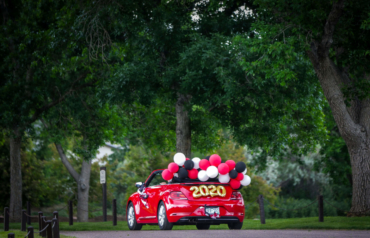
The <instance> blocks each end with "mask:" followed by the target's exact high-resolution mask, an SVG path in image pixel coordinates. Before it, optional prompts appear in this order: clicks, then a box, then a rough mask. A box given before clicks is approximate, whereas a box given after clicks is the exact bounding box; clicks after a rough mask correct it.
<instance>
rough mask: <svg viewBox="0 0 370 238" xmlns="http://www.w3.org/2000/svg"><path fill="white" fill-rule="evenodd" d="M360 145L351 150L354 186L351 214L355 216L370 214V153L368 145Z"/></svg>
mask: <svg viewBox="0 0 370 238" xmlns="http://www.w3.org/2000/svg"><path fill="white" fill-rule="evenodd" d="M359 147H360V148H353V149H352V150H350V156H351V166H352V179H353V186H352V207H351V210H350V212H352V213H351V214H349V215H355V216H358V215H364V214H370V210H369V209H370V154H369V149H368V146H367V148H366V145H360V146H359ZM368 210H369V211H368Z"/></svg>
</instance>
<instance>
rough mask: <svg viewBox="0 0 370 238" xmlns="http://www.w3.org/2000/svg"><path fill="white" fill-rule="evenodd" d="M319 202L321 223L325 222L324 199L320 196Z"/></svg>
mask: <svg viewBox="0 0 370 238" xmlns="http://www.w3.org/2000/svg"><path fill="white" fill-rule="evenodd" d="M318 200H319V222H324V197H323V196H322V195H320V196H319V197H318Z"/></svg>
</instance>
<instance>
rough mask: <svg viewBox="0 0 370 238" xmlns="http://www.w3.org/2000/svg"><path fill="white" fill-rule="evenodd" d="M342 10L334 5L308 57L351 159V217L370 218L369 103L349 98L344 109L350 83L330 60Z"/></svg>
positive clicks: (341, 3) (341, 70)
mask: <svg viewBox="0 0 370 238" xmlns="http://www.w3.org/2000/svg"><path fill="white" fill-rule="evenodd" d="M343 8H344V0H339V1H338V2H333V7H332V9H331V11H330V13H329V15H328V17H327V20H326V23H325V26H324V29H323V35H322V38H321V40H320V41H319V40H317V41H315V40H314V41H312V42H311V49H310V50H309V51H307V54H308V56H309V58H310V60H311V62H312V65H313V67H314V69H315V72H316V74H317V76H318V78H319V81H320V84H321V87H322V89H323V91H324V95H325V97H326V99H327V100H328V103H329V105H330V108H331V110H332V113H333V117H334V120H335V122H336V124H337V126H338V128H339V132H340V134H341V136H342V137H343V139H344V141H345V142H346V145H347V147H348V151H349V154H350V158H351V166H352V182H353V183H352V189H353V190H352V191H353V192H352V207H351V210H350V212H351V214H350V215H362V214H365V213H367V214H370V154H369V151H370V146H369V144H370V141H369V136H370V100H369V99H365V100H363V101H360V100H359V99H358V98H350V99H349V100H351V105H350V106H349V107H347V105H346V103H345V99H346V98H345V97H344V95H343V93H342V90H341V87H342V86H343V85H350V84H351V81H352V79H351V78H350V77H349V73H348V72H347V71H346V69H345V68H341V67H340V66H338V65H335V63H334V62H333V60H332V59H331V58H330V57H329V52H330V50H331V45H332V43H333V34H334V30H335V26H336V24H337V23H338V21H339V19H340V16H341V14H342V11H343Z"/></svg>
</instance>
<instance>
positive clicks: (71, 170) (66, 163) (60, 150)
mask: <svg viewBox="0 0 370 238" xmlns="http://www.w3.org/2000/svg"><path fill="white" fill-rule="evenodd" d="M54 145H55V148H57V151H58V154H59V156H60V159H61V160H62V163H63V164H64V166H65V167H66V168H67V170H68V172H69V173H70V174H71V176H72V177H73V178H74V180H75V181H76V182H77V183H78V180H79V177H80V175H79V174H78V173H77V172H76V170H75V169H74V168H73V166H72V165H71V163H70V162H69V161H68V159H67V156H66V155H65V153H64V150H63V148H62V146H61V145H60V144H57V143H54Z"/></svg>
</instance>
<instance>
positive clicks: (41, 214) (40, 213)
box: [39, 212, 43, 235]
mask: <svg viewBox="0 0 370 238" xmlns="http://www.w3.org/2000/svg"><path fill="white" fill-rule="evenodd" d="M42 216H43V213H42V212H39V231H41V230H42V223H41V218H42ZM40 235H41V234H40Z"/></svg>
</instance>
